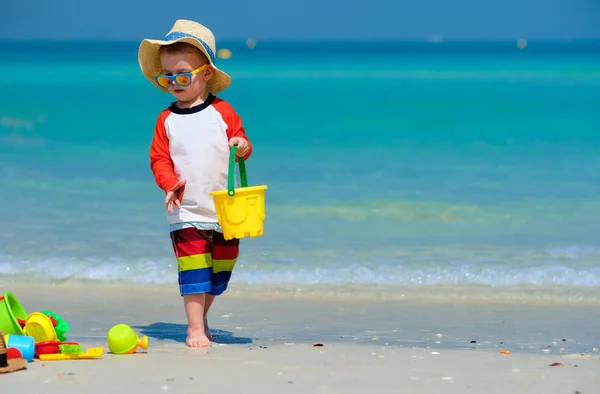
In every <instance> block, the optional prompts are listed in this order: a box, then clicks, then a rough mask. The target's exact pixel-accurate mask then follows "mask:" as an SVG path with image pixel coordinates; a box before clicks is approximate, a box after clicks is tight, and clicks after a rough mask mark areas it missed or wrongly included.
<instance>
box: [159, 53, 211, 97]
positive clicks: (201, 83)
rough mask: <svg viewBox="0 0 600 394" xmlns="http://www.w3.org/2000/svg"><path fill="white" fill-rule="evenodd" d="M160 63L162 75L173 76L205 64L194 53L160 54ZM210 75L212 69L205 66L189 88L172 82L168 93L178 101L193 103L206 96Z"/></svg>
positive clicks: (203, 60) (204, 61) (194, 77)
mask: <svg viewBox="0 0 600 394" xmlns="http://www.w3.org/2000/svg"><path fill="white" fill-rule="evenodd" d="M160 63H161V65H162V69H163V73H164V74H167V75H175V74H179V73H182V72H192V71H194V70H196V69H197V68H199V67H201V66H202V65H203V64H205V63H206V60H205V59H203V58H202V56H200V55H199V54H198V53H195V52H178V53H162V54H161V55H160ZM212 73H213V70H212V68H211V67H210V66H207V67H206V68H205V69H204V70H202V71H200V72H199V73H198V74H196V75H194V76H193V77H192V83H191V84H190V85H189V86H187V87H181V86H179V85H177V84H176V83H175V82H173V83H171V86H170V87H169V92H170V93H171V94H172V95H173V96H175V98H176V99H177V100H179V101H182V102H192V101H195V100H197V99H198V98H199V97H204V96H206V84H207V83H208V81H209V80H210V78H211V77H212Z"/></svg>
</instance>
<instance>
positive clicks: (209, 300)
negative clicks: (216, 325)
mask: <svg viewBox="0 0 600 394" xmlns="http://www.w3.org/2000/svg"><path fill="white" fill-rule="evenodd" d="M214 300H215V296H214V295H212V294H206V299H205V301H204V333H205V334H206V337H207V338H208V339H210V340H212V339H213V337H212V335H210V329H209V328H208V311H209V310H210V306H211V305H212V303H213V301H214Z"/></svg>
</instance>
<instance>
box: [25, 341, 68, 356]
mask: <svg viewBox="0 0 600 394" xmlns="http://www.w3.org/2000/svg"><path fill="white" fill-rule="evenodd" d="M61 345H76V346H79V344H78V343H77V342H59V341H47V342H38V343H36V344H35V355H36V357H38V358H39V357H40V356H41V355H42V354H57V353H60V352H61V351H60V346H61Z"/></svg>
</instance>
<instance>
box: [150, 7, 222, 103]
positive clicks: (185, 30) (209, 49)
mask: <svg viewBox="0 0 600 394" xmlns="http://www.w3.org/2000/svg"><path fill="white" fill-rule="evenodd" d="M176 42H187V43H188V44H192V45H193V46H195V47H196V48H198V49H200V51H201V52H202V53H203V54H204V55H205V56H206V58H207V59H208V61H209V62H210V65H211V66H212V68H213V69H214V71H215V72H214V75H213V76H212V78H211V79H210V80H209V81H208V84H207V88H208V91H209V92H210V93H212V94H217V93H219V92H220V91H222V90H225V89H226V88H227V87H228V86H229V84H230V83H231V77H230V76H229V75H227V74H225V73H224V72H223V71H221V70H219V69H218V68H217V67H216V66H215V56H216V54H217V48H216V45H215V36H214V35H213V33H212V32H211V31H210V30H209V29H208V28H207V27H205V26H203V25H201V24H199V23H197V22H194V21H188V20H185V19H179V20H177V21H175V24H174V25H173V27H172V28H171V31H169V33H167V35H166V36H165V39H164V40H151V39H148V38H146V39H144V40H143V41H142V43H141V44H140V48H139V50H138V61H139V63H140V67H141V69H142V72H143V73H144V75H145V76H146V78H148V79H149V80H150V81H151V82H152V83H153V84H154V85H155V86H156V87H158V88H159V89H160V90H162V91H165V92H166V91H168V89H165V88H163V87H161V86H158V85H157V84H156V82H155V81H154V76H155V75H158V74H160V72H161V71H162V67H161V64H160V53H159V50H160V47H161V46H163V45H170V44H174V43H176Z"/></svg>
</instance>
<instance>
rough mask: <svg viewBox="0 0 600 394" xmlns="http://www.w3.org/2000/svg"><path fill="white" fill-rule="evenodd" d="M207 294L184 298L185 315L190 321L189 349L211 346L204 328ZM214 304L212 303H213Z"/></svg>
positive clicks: (186, 341)
mask: <svg viewBox="0 0 600 394" xmlns="http://www.w3.org/2000/svg"><path fill="white" fill-rule="evenodd" d="M206 298H207V297H206V294H205V293H201V294H187V295H184V296H183V303H184V306H185V314H186V315H187V319H188V329H187V338H186V340H185V343H186V345H188V346H189V347H207V346H210V340H209V339H208V337H207V335H206V332H205V326H204V307H205V305H206ZM211 303H212V302H211Z"/></svg>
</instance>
